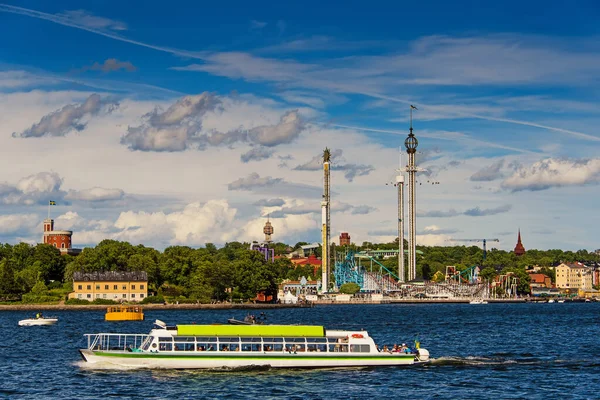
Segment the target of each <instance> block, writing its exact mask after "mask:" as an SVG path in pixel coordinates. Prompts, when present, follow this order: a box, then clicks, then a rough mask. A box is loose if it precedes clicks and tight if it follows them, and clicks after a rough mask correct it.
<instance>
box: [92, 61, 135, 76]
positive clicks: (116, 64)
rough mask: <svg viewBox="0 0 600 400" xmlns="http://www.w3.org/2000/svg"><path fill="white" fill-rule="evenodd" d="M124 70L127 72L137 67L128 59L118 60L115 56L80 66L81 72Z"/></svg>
mask: <svg viewBox="0 0 600 400" xmlns="http://www.w3.org/2000/svg"><path fill="white" fill-rule="evenodd" d="M120 70H125V71H127V72H134V71H137V67H136V66H135V65H133V64H132V63H131V62H130V61H119V60H117V59H116V58H107V59H106V60H104V62H103V63H99V62H97V61H96V62H95V63H93V64H92V65H86V66H84V67H82V68H81V70H80V71H81V72H85V71H101V72H104V73H107V72H114V71H120Z"/></svg>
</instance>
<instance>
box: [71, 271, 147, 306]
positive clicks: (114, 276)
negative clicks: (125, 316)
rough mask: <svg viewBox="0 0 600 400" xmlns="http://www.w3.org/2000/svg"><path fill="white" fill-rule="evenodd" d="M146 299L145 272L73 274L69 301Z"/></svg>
mask: <svg viewBox="0 0 600 400" xmlns="http://www.w3.org/2000/svg"><path fill="white" fill-rule="evenodd" d="M146 297H148V274H147V273H146V272H145V271H131V272H122V271H108V272H75V273H74V274H73V292H71V293H69V299H80V300H87V301H94V300H96V299H106V300H113V301H121V302H122V301H142V300H144V299H145V298H146Z"/></svg>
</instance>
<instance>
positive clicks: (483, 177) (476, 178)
mask: <svg viewBox="0 0 600 400" xmlns="http://www.w3.org/2000/svg"><path fill="white" fill-rule="evenodd" d="M502 167H504V160H498V161H496V162H495V163H493V164H492V165H489V166H487V167H484V168H482V169H480V170H479V171H477V172H475V173H474V174H473V175H471V177H470V178H469V179H470V180H471V181H473V182H490V181H494V180H496V179H500V178H502V177H503V174H502Z"/></svg>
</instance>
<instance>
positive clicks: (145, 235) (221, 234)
mask: <svg viewBox="0 0 600 400" xmlns="http://www.w3.org/2000/svg"><path fill="white" fill-rule="evenodd" d="M236 212H237V210H236V209H234V208H231V207H230V206H229V204H228V203H227V201H225V200H211V201H208V202H207V203H204V204H201V203H191V204H188V205H187V206H185V208H184V209H183V210H181V211H175V212H172V213H164V212H155V213H149V212H144V211H139V212H136V211H126V212H122V213H121V214H120V215H119V218H118V219H117V220H116V221H115V224H114V226H115V227H116V228H118V229H119V230H120V232H119V233H118V234H116V235H114V237H115V238H118V239H119V240H127V241H131V242H134V243H144V242H147V241H161V240H163V239H164V238H165V236H166V237H167V238H169V243H170V244H182V245H196V246H197V245H201V244H204V243H206V242H224V241H226V240H228V239H229V236H228V234H227V232H229V231H230V229H231V224H232V223H233V222H234V220H235V215H236Z"/></svg>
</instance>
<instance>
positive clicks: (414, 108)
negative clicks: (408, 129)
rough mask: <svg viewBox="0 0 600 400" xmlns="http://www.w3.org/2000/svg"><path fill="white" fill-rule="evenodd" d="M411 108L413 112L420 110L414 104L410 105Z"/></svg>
mask: <svg viewBox="0 0 600 400" xmlns="http://www.w3.org/2000/svg"><path fill="white" fill-rule="evenodd" d="M410 108H412V109H413V110H418V108H417V107H415V106H413V105H412V104H411V105H410Z"/></svg>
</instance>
